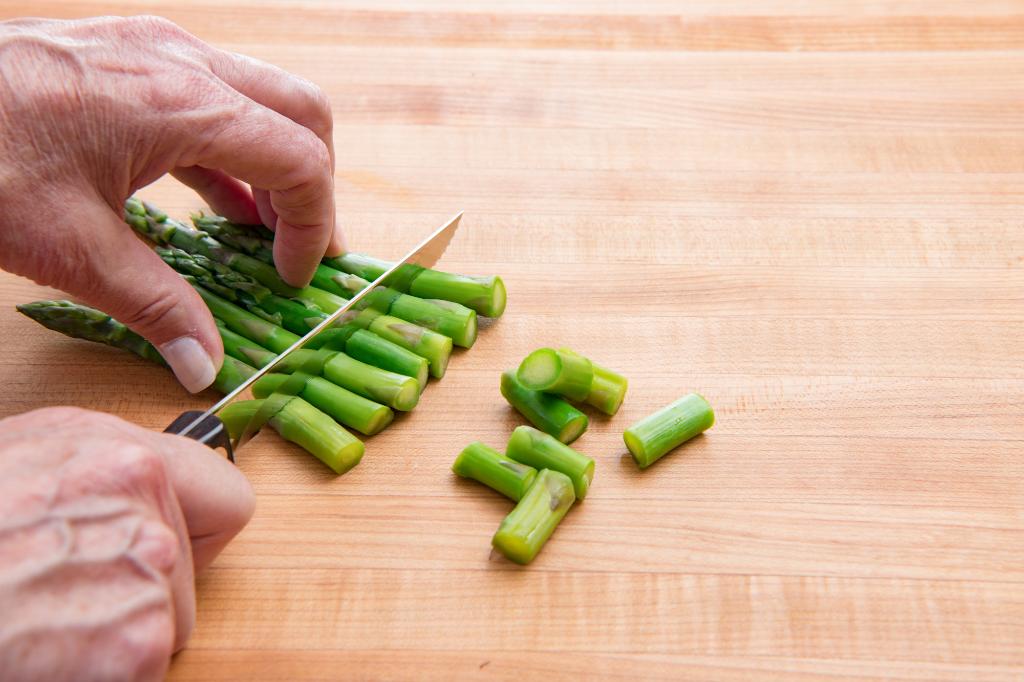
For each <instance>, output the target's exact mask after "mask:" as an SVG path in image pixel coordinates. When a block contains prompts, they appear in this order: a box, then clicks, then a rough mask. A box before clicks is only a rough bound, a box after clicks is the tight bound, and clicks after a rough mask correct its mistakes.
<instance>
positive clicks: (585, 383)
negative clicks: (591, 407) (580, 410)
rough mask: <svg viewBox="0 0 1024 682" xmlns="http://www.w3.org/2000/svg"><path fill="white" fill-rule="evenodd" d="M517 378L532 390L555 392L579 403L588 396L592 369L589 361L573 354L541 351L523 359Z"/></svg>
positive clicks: (547, 349) (550, 350)
mask: <svg viewBox="0 0 1024 682" xmlns="http://www.w3.org/2000/svg"><path fill="white" fill-rule="evenodd" d="M516 378H518V379H519V382H520V383H521V384H522V385H523V386H525V387H526V388H528V389H530V390H532V391H544V392H545V393H556V394H558V395H560V396H563V397H565V398H568V399H569V400H576V401H582V400H584V399H586V397H587V396H588V395H589V394H590V387H591V385H592V384H593V382H594V368H593V365H592V364H591V362H590V360H588V359H586V358H585V357H583V356H582V355H578V354H576V353H573V352H568V353H566V352H563V351H559V350H555V349H553V348H540V349H538V350H535V351H533V352H532V353H530V354H529V355H527V356H526V359H524V360H523V362H522V364H521V365H519V372H518V373H517V374H516Z"/></svg>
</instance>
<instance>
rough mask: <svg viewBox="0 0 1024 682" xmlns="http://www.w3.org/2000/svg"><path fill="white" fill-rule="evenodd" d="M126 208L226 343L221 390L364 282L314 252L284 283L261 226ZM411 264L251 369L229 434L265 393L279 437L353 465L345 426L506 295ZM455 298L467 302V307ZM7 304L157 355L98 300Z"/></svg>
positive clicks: (386, 419) (388, 411)
mask: <svg viewBox="0 0 1024 682" xmlns="http://www.w3.org/2000/svg"><path fill="white" fill-rule="evenodd" d="M125 220H126V222H128V224H129V225H131V226H132V227H133V228H135V230H136V231H138V232H139V233H140V234H142V235H143V236H145V237H147V238H149V239H150V240H151V241H153V242H154V243H155V244H156V245H157V247H156V249H157V252H158V253H159V254H160V256H161V257H162V258H163V260H164V261H165V262H166V263H167V264H169V265H170V266H171V267H172V268H174V269H175V270H177V271H178V272H179V273H181V275H182V277H183V278H184V279H185V280H186V281H188V282H189V283H190V284H191V285H192V286H193V287H194V288H195V289H196V291H197V292H198V293H199V295H200V296H201V297H202V299H203V301H204V302H205V303H206V304H207V307H209V309H210V311H211V313H213V315H214V318H215V320H216V322H217V327H218V330H219V331H220V334H221V339H222V340H223V342H224V349H225V361H224V365H223V367H222V368H221V370H220V372H219V373H218V375H217V379H216V381H215V383H214V387H215V388H216V389H217V390H219V391H221V392H223V393H227V392H229V391H231V390H233V389H234V388H236V387H237V386H239V385H240V384H241V383H242V382H243V381H245V380H246V379H247V378H248V377H250V376H252V374H253V373H254V372H255V368H256V367H263V366H265V365H267V364H269V363H270V362H272V361H273V360H274V359H275V358H276V356H277V354H278V353H280V352H282V351H283V350H285V349H286V348H288V347H289V346H291V345H292V344H294V343H295V342H296V341H298V340H299V337H300V335H303V334H306V333H307V332H308V331H309V330H310V329H312V328H313V327H315V326H317V325H318V324H319V323H320V322H321V321H322V320H323V319H324V318H326V316H327V315H329V314H330V313H332V312H334V311H336V310H338V309H339V307H341V306H342V305H344V304H345V303H346V299H347V298H351V297H352V296H353V295H354V294H355V293H356V292H358V291H360V290H361V289H362V288H364V287H366V286H368V284H369V283H368V282H367V281H366V280H365V279H363V278H361V277H359V276H357V275H354V274H351V273H347V272H341V271H339V270H336V269H333V268H331V267H330V266H329V265H326V264H324V265H321V266H320V267H319V269H318V271H317V277H316V278H315V279H314V282H313V285H311V286H308V287H303V288H296V287H292V286H289V285H288V284H287V283H286V282H284V280H282V279H281V277H280V276H279V275H278V273H277V270H276V269H275V268H274V266H273V259H272V249H271V245H270V243H269V239H270V238H272V235H271V234H270V233H269V232H267V231H265V229H261V228H253V227H248V226H247V227H240V226H236V225H233V224H232V223H229V222H228V221H226V220H224V219H222V218H217V217H213V216H204V217H197V218H196V224H197V226H198V227H196V226H190V225H186V224H184V223H181V222H178V221H175V220H172V219H171V218H169V217H168V216H167V215H166V214H165V213H163V212H162V211H160V210H159V209H157V208H155V207H153V206H151V205H149V204H144V203H142V202H141V201H138V200H137V199H129V200H128V201H127V202H126V204H125ZM202 225H207V226H209V227H210V228H211V229H212V230H213V231H214V232H216V233H217V235H218V236H225V237H227V239H225V241H224V242H222V241H220V240H218V239H215V238H214V237H212V236H211V235H210V234H209V232H207V231H205V230H203V229H200V227H201V226H202ZM227 241H230V244H228V243H226V242H227ZM233 247H234V248H233ZM361 258H365V257H361ZM374 262H375V263H381V261H374ZM381 272H383V270H382V271H381ZM414 275H415V276H412V275H409V276H405V277H404V279H403V280H401V281H400V282H399V286H396V287H395V288H384V287H381V288H378V289H377V290H375V291H373V292H370V294H369V295H368V296H366V297H365V298H364V299H363V300H361V301H360V305H359V306H358V308H359V309H358V310H353V311H351V312H350V313H348V314H347V315H345V316H343V319H341V320H339V321H338V322H337V323H336V324H335V326H333V327H332V328H330V329H328V330H326V331H325V332H324V333H323V334H321V335H319V336H318V337H317V338H316V339H314V340H312V341H311V342H310V345H309V346H308V349H303V350H301V351H298V352H296V353H295V354H294V355H293V356H290V357H289V358H288V360H287V361H286V362H284V363H282V364H281V365H280V366H279V367H276V368H275V373H273V374H269V375H267V376H265V377H263V378H261V379H260V380H259V381H257V382H256V384H254V386H253V395H254V396H255V398H256V399H255V400H249V401H244V402H239V403H234V404H232V405H229V406H228V407H227V408H225V410H224V411H223V412H222V413H221V414H220V416H221V418H222V420H223V421H224V423H225V424H226V426H227V427H228V430H229V431H231V432H232V435H233V436H237V435H238V433H239V432H240V431H241V430H242V429H243V428H244V427H245V425H246V424H247V423H249V420H250V419H252V417H254V416H255V415H256V414H257V413H258V412H259V411H260V409H261V407H262V405H263V401H264V400H267V399H268V398H272V399H273V400H274V401H275V402H274V403H273V406H274V410H275V411H274V412H273V416H272V417H271V418H270V420H269V422H268V423H269V424H270V426H271V427H272V428H274V429H275V430H277V431H278V432H279V433H280V434H281V435H282V436H283V437H284V438H286V439H287V440H290V441H292V442H295V443H297V444H299V445H300V446H302V447H303V448H305V449H306V450H308V451H310V452H311V453H312V454H314V455H315V456H317V457H318V458H319V459H321V460H322V461H323V462H324V463H325V464H327V465H328V466H329V467H331V469H333V470H334V471H335V472H337V473H344V472H345V471H347V470H348V469H350V468H351V467H353V466H355V465H356V464H357V463H358V462H359V460H360V459H361V457H362V455H363V452H364V446H363V443H362V441H360V440H359V439H358V438H356V437H355V436H353V435H352V434H351V433H349V432H348V431H347V430H346V429H345V428H344V427H346V426H347V427H349V428H351V429H353V430H355V431H358V432H359V433H362V434H364V435H367V436H370V435H373V434H376V433H379V432H380V431H381V430H382V429H384V428H385V427H387V425H388V424H390V423H391V421H392V420H393V419H394V411H395V410H400V411H406V410H411V409H413V408H414V407H415V406H416V404H417V402H418V400H419V397H420V394H421V393H422V391H423V389H424V388H425V387H426V384H427V381H428V376H433V377H435V378H441V377H442V376H443V375H444V373H445V371H446V369H447V366H448V361H449V357H450V355H451V353H452V347H453V345H460V346H464V347H467V348H468V347H469V346H471V345H472V344H473V342H474V341H475V339H476V335H477V319H476V318H477V309H479V310H480V311H481V312H484V313H487V314H495V315H499V314H501V312H502V310H503V309H504V306H505V297H506V296H505V288H504V284H503V283H502V282H501V279H500V278H498V277H489V278H473V277H465V276H463V275H452V274H449V273H443V272H440V271H434V270H427V269H423V268H418V269H417V270H416V272H415V273H414ZM420 277H424V278H425V283H426V284H425V285H424V286H418V287H416V289H417V290H418V291H421V292H422V291H428V292H430V296H431V297H430V298H419V297H418V296H417V295H416V294H415V293H413V292H410V287H411V285H412V283H413V282H414V281H415V280H416V279H419V278H420ZM318 283H319V284H323V285H324V286H323V287H320V286H317V284H318ZM484 299H486V305H485V303H484ZM462 301H468V302H470V303H474V304H475V308H476V309H474V308H471V307H467V306H466V305H463V304H462V303H461V302H462ZM18 310H19V311H21V312H22V313H24V314H25V315H27V316H29V317H31V318H32V319H34V320H36V321H38V322H40V323H41V324H43V325H45V326H47V327H49V328H51V329H55V330H57V331H60V332H62V333H64V334H66V335H68V336H73V337H78V338H84V339H88V340H91V341H96V342H100V343H106V344H108V345H112V346H115V347H118V348H123V349H125V350H129V351H131V352H134V353H136V354H137V355H139V356H141V357H143V358H146V359H147V360H151V361H154V362H158V363H161V364H163V358H162V357H161V356H160V354H159V352H157V350H156V349H155V348H154V347H153V346H152V345H150V344H149V343H148V342H146V341H145V340H144V339H142V338H141V337H140V336H138V335H137V334H135V333H134V332H132V331H131V330H129V329H128V328H127V327H125V326H124V325H123V324H121V323H120V322H118V321H117V320H114V319H112V318H111V317H109V316H108V315H106V314H104V313H102V312H100V311H98V310H94V309H92V308H89V307H87V306H83V305H79V304H75V303H71V302H68V301H37V302H35V303H28V304H24V305H20V306H18ZM311 365H315V366H316V367H317V368H319V371H318V372H316V374H317V376H312V375H311V374H310V375H307V374H306V372H307V371H308V367H309V366H311ZM292 372H303V376H304V377H305V383H304V384H303V385H302V388H301V390H299V391H298V394H297V395H295V396H282V395H280V394H278V393H276V391H277V390H278V389H279V388H280V387H281V386H282V385H283V384H284V383H285V381H286V380H287V378H288V374H289V373H292ZM289 392H290V391H289ZM269 407H270V405H268V406H267V409H269Z"/></svg>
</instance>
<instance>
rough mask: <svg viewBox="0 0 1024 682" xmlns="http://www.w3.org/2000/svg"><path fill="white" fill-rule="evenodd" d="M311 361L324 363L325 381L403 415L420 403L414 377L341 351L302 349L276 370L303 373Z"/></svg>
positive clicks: (417, 386)
mask: <svg viewBox="0 0 1024 682" xmlns="http://www.w3.org/2000/svg"><path fill="white" fill-rule="evenodd" d="M311 358H315V359H318V360H319V362H320V363H321V370H320V374H322V375H323V376H324V378H326V379H328V380H330V381H332V382H334V383H335V384H337V385H338V386H341V387H342V388H347V389H348V390H350V391H352V392H353V393H357V394H359V395H361V396H363V397H364V398H369V399H370V400H373V401H376V402H378V403H383V404H385V405H388V406H389V407H393V408H394V409H396V410H401V411H403V412H407V411H409V410H411V409H413V408H414V407H416V403H417V402H418V401H419V397H420V387H419V383H418V382H417V381H416V380H415V379H413V378H412V377H408V376H405V375H404V374H397V373H395V372H389V371H387V370H384V369H380V368H379V367H374V366H373V365H368V364H366V363H364V362H360V361H359V360H356V359H355V358H352V357H349V356H348V355H346V354H345V353H340V352H337V351H326V350H307V349H300V350H297V351H295V352H294V353H291V354H290V355H288V356H287V357H286V358H285V359H284V360H282V362H281V364H280V365H278V366H277V368H276V369H279V370H280V371H282V372H295V371H298V370H302V369H304V367H305V366H306V363H307V362H308V361H309V360H310V359H311Z"/></svg>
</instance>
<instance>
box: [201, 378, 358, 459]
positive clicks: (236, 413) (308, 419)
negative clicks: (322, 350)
mask: <svg viewBox="0 0 1024 682" xmlns="http://www.w3.org/2000/svg"><path fill="white" fill-rule="evenodd" d="M262 404H263V400H243V401H241V402H236V403H231V404H230V405H228V406H227V407H225V408H224V409H223V410H221V412H220V414H219V415H218V416H219V417H220V419H221V421H223V422H224V425H225V426H226V427H227V429H228V432H229V433H230V434H231V437H232V438H238V436H239V435H241V433H242V431H243V430H244V429H245V427H246V425H247V424H249V422H250V421H251V420H252V419H253V418H254V417H255V416H256V414H257V412H259V409H260V407H261V406H262ZM268 423H269V424H270V426H271V427H272V428H273V429H274V430H275V431H277V432H278V433H279V434H281V436H282V437H283V438H284V439H285V440H288V441H291V442H292V443H295V444H297V445H298V446H300V447H301V448H303V449H304V450H307V451H308V452H310V453H312V454H313V455H314V456H316V457H317V458H318V459H319V460H320V461H322V462H323V463H324V464H326V465H327V466H329V467H330V468H331V469H332V470H333V471H334V472H335V473H337V474H343V473H345V472H346V471H348V470H349V469H351V468H352V467H354V466H355V465H356V464H359V460H360V459H362V457H363V452H364V446H363V443H362V441H360V440H359V439H358V438H356V437H355V436H353V435H352V434H351V433H349V432H348V431H346V430H345V429H344V428H342V427H341V426H339V425H338V424H337V423H335V421H334V420H333V419H331V418H330V417H329V416H327V415H326V414H324V413H323V412H321V411H320V410H318V409H316V408H315V407H313V406H312V405H310V404H309V403H307V402H306V401H305V400H303V399H302V398H299V397H294V396H293V397H290V398H286V402H285V403H284V405H283V407H282V408H281V409H280V410H278V411H277V412H276V413H275V414H274V415H273V416H272V417H271V418H270V420H269V422H268Z"/></svg>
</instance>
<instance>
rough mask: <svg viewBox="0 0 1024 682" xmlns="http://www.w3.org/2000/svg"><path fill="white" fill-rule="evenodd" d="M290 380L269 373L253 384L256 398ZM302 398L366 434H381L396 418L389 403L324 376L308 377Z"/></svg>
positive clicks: (269, 392)
mask: <svg viewBox="0 0 1024 682" xmlns="http://www.w3.org/2000/svg"><path fill="white" fill-rule="evenodd" d="M287 379H288V377H287V376H286V375H284V374H268V375H266V376H264V377H261V378H260V379H258V380H257V381H256V383H255V384H253V387H252V394H253V395H254V396H256V397H257V398H266V397H267V396H268V395H270V394H271V393H274V392H275V391H276V390H278V389H279V388H280V387H281V384H283V383H284V382H285V381H287ZM299 397H300V398H302V399H303V400H306V401H307V402H309V403H310V404H311V405H313V406H315V407H316V408H318V409H319V410H320V411H321V412H323V413H325V414H328V415H330V416H331V417H333V418H334V421H336V422H338V423H339V424H344V425H345V426H348V427H349V428H353V429H355V430H356V431H358V432H359V433H362V434H365V435H367V436H372V435H373V434H375V433H379V432H380V431H382V430H383V429H384V427H386V426H387V425H388V424H390V423H391V421H392V420H393V419H394V418H395V413H394V412H392V411H391V408H389V407H387V406H386V405H381V404H380V403H375V402H373V401H372V400H368V399H366V398H364V397H362V396H360V395H356V394H355V393H352V392H351V391H349V390H346V389H344V388H341V387H340V386H337V385H335V384H333V383H331V382H330V381H328V380H326V379H323V378H321V377H310V378H309V379H307V380H306V385H305V386H304V387H303V388H302V391H300V392H299Z"/></svg>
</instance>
